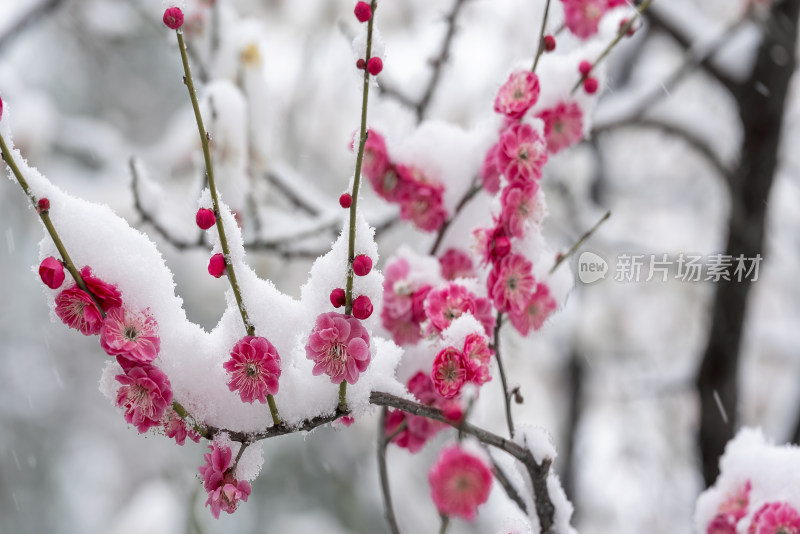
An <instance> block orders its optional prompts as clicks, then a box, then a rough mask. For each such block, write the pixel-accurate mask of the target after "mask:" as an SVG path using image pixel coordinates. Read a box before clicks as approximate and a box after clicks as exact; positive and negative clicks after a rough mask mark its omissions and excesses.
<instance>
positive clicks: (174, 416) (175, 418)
mask: <svg viewBox="0 0 800 534" xmlns="http://www.w3.org/2000/svg"><path fill="white" fill-rule="evenodd" d="M164 433H165V434H166V435H167V437H168V438H175V443H177V444H178V445H183V444H184V443H185V442H186V438H187V437H188V438H189V439H191V440H192V441H194V442H195V443H199V442H200V434H198V433H197V432H196V431H195V430H194V429H193V428H189V427H188V426H187V425H186V421H184V420H183V419H182V418H181V416H180V415H178V412H176V411H175V410H172V409H170V410H169V411H168V412H167V416H166V417H165V418H164Z"/></svg>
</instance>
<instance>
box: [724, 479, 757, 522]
mask: <svg viewBox="0 0 800 534" xmlns="http://www.w3.org/2000/svg"><path fill="white" fill-rule="evenodd" d="M752 488H753V485H752V484H751V483H750V481H749V480H748V481H747V482H745V483H744V484H743V485H742V486H741V487H739V488H737V490H736V491H735V492H734V493H732V494H730V495H728V498H727V499H726V500H725V501H724V502H723V503H722V504H720V505H719V508H718V509H717V513H718V514H725V515H731V516H733V517H734V518H735V519H736V520H737V521H738V520H740V519H741V518H743V517H744V516H746V515H747V506H748V505H749V503H750V490H751V489H752Z"/></svg>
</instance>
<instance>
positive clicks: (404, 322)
mask: <svg viewBox="0 0 800 534" xmlns="http://www.w3.org/2000/svg"><path fill="white" fill-rule="evenodd" d="M410 272H411V266H410V265H409V263H408V260H406V259H405V258H397V259H395V260H393V261H391V262H390V263H389V264H388V265H387V266H386V269H385V271H384V275H385V277H384V280H383V309H382V310H381V323H382V324H383V327H384V328H386V330H388V331H389V332H390V333H391V334H392V339H393V340H394V342H395V343H397V344H398V345H405V344H411V343H416V342H417V341H419V340H420V339H421V338H422V330H421V327H420V325H421V323H422V322H423V321H424V320H425V309H424V302H425V297H426V296H427V295H428V292H429V291H430V286H429V285H423V286H420V287H417V284H411V283H410V282H409V281H408V277H409V274H410Z"/></svg>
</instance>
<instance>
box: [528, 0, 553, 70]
mask: <svg viewBox="0 0 800 534" xmlns="http://www.w3.org/2000/svg"><path fill="white" fill-rule="evenodd" d="M549 12H550V0H547V4H545V6H544V18H543V19H542V30H541V31H540V32H539V48H538V49H537V50H536V57H535V58H534V60H533V68H532V69H531V72H536V67H537V66H538V65H539V58H540V57H542V52H544V31H545V29H546V27H547V14H548V13H549Z"/></svg>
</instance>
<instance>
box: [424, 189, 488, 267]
mask: <svg viewBox="0 0 800 534" xmlns="http://www.w3.org/2000/svg"><path fill="white" fill-rule="evenodd" d="M481 189H483V186H482V185H481V184H480V181H479V180H478V177H475V179H474V180H473V181H472V185H471V186H470V187H469V189H468V190H467V192H466V193H464V196H463V197H461V200H459V201H458V205H457V206H456V209H455V211H454V212H453V215H451V216H450V217H448V219H447V220H446V221H445V222H444V224H443V225H442V227H441V228H439V233H438V234H436V240H435V241H434V242H433V245H431V250H430V252H429V254H430V255H431V256H436V253H437V252H438V251H439V247H440V246H441V245H442V240H443V239H444V235H445V234H446V233H447V230H448V229H449V228H450V225H451V224H453V221H454V220H455V218H456V217H458V215H459V214H460V213H461V210H463V209H464V207H465V206H466V205H467V204H469V201H470V200H472V199H473V198H475V195H477V194H478V193H480V192H481Z"/></svg>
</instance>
